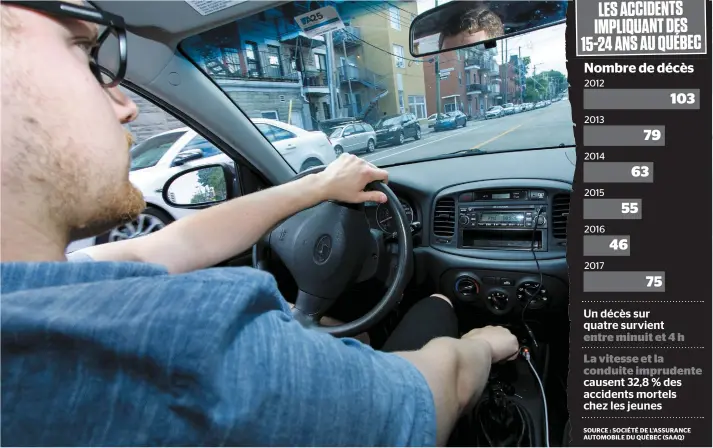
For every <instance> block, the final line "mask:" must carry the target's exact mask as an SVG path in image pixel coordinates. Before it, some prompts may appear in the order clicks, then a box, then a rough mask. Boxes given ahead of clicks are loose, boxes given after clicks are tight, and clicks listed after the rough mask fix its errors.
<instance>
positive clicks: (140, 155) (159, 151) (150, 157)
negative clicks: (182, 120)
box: [131, 132, 185, 171]
mask: <svg viewBox="0 0 713 448" xmlns="http://www.w3.org/2000/svg"><path fill="white" fill-rule="evenodd" d="M184 134H185V132H170V133H168V134H162V135H157V136H155V137H151V138H149V139H147V140H144V141H143V142H141V143H139V144H138V145H136V146H134V147H133V148H132V149H131V171H136V170H142V169H144V168H150V167H152V166H155V165H156V164H157V163H158V162H159V160H161V157H163V156H164V155H165V154H166V151H168V150H169V149H170V148H171V146H173V144H174V143H176V141H178V139H179V138H181V137H183V135H184Z"/></svg>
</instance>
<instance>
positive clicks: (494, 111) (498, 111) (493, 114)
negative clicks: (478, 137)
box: [485, 106, 505, 120]
mask: <svg viewBox="0 0 713 448" xmlns="http://www.w3.org/2000/svg"><path fill="white" fill-rule="evenodd" d="M504 115H505V110H504V109H503V108H502V106H493V107H491V108H490V109H488V110H487V111H486V112H485V119H486V120H490V119H491V118H500V117H502V116H504Z"/></svg>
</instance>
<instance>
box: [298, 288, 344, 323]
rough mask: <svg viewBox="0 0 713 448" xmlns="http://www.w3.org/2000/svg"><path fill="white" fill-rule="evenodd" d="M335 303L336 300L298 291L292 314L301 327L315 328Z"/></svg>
mask: <svg viewBox="0 0 713 448" xmlns="http://www.w3.org/2000/svg"><path fill="white" fill-rule="evenodd" d="M335 301H336V299H326V298H324V297H319V296H315V295H314V294H310V293H308V292H305V291H302V290H301V289H300V290H299V291H298V292H297V298H296V299H295V307H294V308H292V314H293V315H294V316H295V319H297V320H298V321H299V322H300V323H301V324H302V325H305V326H309V327H311V326H315V327H316V326H319V320H320V319H321V318H322V316H324V315H325V314H326V313H327V310H329V308H331V307H332V305H333V304H334V302H335Z"/></svg>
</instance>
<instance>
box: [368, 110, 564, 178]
mask: <svg viewBox="0 0 713 448" xmlns="http://www.w3.org/2000/svg"><path fill="white" fill-rule="evenodd" d="M571 125H572V113H571V106H570V104H569V101H568V100H567V99H563V100H560V101H557V102H554V103H552V104H551V105H550V106H549V107H545V108H542V109H536V110H532V111H526V112H523V113H519V114H515V115H510V116H506V117H502V118H499V119H496V120H480V121H471V122H468V125H467V126H466V127H465V128H461V129H458V130H453V131H450V132H430V133H428V134H424V136H423V138H422V140H420V141H412V142H408V143H406V144H404V145H403V146H398V147H389V148H383V149H378V150H377V152H375V153H374V154H366V155H363V157H364V158H365V159H367V160H369V161H370V162H372V163H378V164H379V165H393V164H399V163H403V162H407V161H410V160H417V159H423V158H426V157H433V156H438V155H441V154H444V153H447V152H453V151H457V150H469V149H471V150H472V149H480V150H481V151H485V152H497V151H504V150H511V149H529V148H544V147H549V146H557V145H559V144H560V143H562V144H565V145H569V144H571V140H572V129H571ZM523 133H526V134H527V135H529V136H530V137H529V138H528V140H527V145H526V146H523V143H522V134H523ZM557 140H559V142H560V143H555V144H553V142H554V141H557ZM455 148H459V149H455Z"/></svg>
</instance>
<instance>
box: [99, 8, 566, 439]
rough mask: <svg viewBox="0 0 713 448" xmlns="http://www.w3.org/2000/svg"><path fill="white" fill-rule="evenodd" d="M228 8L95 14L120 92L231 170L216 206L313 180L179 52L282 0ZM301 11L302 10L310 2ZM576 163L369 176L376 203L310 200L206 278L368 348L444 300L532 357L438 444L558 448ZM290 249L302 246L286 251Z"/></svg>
mask: <svg viewBox="0 0 713 448" xmlns="http://www.w3.org/2000/svg"><path fill="white" fill-rule="evenodd" d="M197 3H200V2H197ZM228 3H232V6H228V7H225V8H224V9H220V8H215V10H214V11H213V12H210V13H207V14H199V13H197V12H196V9H194V8H193V7H192V6H191V5H189V3H188V2H184V1H173V2H153V1H152V2H127V1H101V2H97V3H96V5H97V6H98V7H99V8H101V9H103V10H106V11H108V12H111V13H114V14H118V15H120V16H122V17H123V18H124V19H125V21H126V24H127V30H128V59H127V72H126V77H125V80H124V82H123V83H122V85H123V87H125V88H127V89H129V90H131V91H133V92H134V93H137V94H139V95H141V96H142V97H144V98H146V99H147V100H149V101H150V102H152V103H154V104H156V105H158V106H159V107H161V108H162V109H164V110H166V111H167V112H169V113H170V114H172V115H174V116H175V117H176V118H178V119H179V120H181V121H182V122H183V123H185V124H186V125H188V126H190V127H191V128H192V129H194V130H195V131H196V132H198V133H199V134H200V135H202V136H203V137H205V138H206V139H207V140H209V141H210V142H211V143H213V144H214V145H215V146H217V147H218V148H220V149H221V150H222V151H223V152H224V153H225V154H227V155H228V156H229V157H230V158H231V159H232V160H233V161H234V164H231V165H230V166H225V165H219V166H220V167H221V169H222V170H223V176H224V178H225V182H226V184H227V194H226V195H224V196H223V198H221V199H225V200H228V199H230V198H231V197H236V196H240V195H246V194H250V193H252V192H256V191H258V190H261V189H264V188H269V187H270V186H273V185H279V184H283V183H287V182H290V181H292V180H294V179H296V178H299V177H301V176H306V175H311V174H312V173H314V172H318V171H320V170H322V169H323V167H317V168H312V169H310V170H307V171H305V172H302V173H297V172H296V171H295V169H293V167H291V166H290V165H289V164H288V163H287V162H286V161H285V160H284V158H283V157H282V156H281V155H280V154H279V153H278V152H277V151H275V150H274V148H273V146H272V145H271V143H270V142H269V141H268V140H267V139H266V138H265V137H264V136H263V134H262V133H261V132H260V131H259V130H258V129H257V128H256V126H255V125H254V124H253V123H252V122H251V121H250V120H249V119H248V116H247V115H246V114H245V113H244V112H243V110H242V109H241V108H240V105H239V104H237V105H236V103H235V102H234V101H232V100H231V98H230V97H229V96H228V95H227V94H226V93H225V92H224V91H223V90H222V89H221V88H220V87H219V86H218V85H217V84H216V83H215V82H214V80H212V79H211V78H210V77H209V76H206V74H205V73H204V72H203V71H202V70H201V69H200V68H199V67H197V66H196V65H195V64H194V63H193V62H192V60H191V59H190V58H188V57H187V56H186V55H185V54H184V53H183V52H182V51H181V42H182V41H184V40H185V39H186V38H189V37H191V36H196V35H198V34H200V33H204V32H206V31H209V30H212V29H215V28H216V27H219V26H222V25H224V24H227V23H230V22H233V21H235V20H237V19H240V18H247V17H251V16H253V15H255V14H259V13H261V12H263V11H265V10H268V9H270V8H274V7H276V6H278V5H283V4H285V3H289V2H284V1H260V2H253V1H243V2H228ZM307 3H308V4H314V5H313V6H311V8H313V9H317V8H318V7H320V6H321V3H322V2H307ZM347 3H349V2H347ZM531 3H532V2H531ZM534 3H539V2H534ZM565 3H566V2H565ZM562 51H564V49H562ZM488 123H490V122H488ZM443 144H444V146H445V145H447V142H444V143H443ZM443 152H446V153H447V152H448V150H447V148H446V149H445V150H444V151H443ZM575 158H576V155H575V149H574V147H572V146H563V147H559V146H554V147H551V148H545V149H542V148H538V149H532V150H527V149H525V150H522V149H520V150H517V151H500V152H493V153H483V152H482V151H476V152H470V153H469V152H459V153H457V154H451V155H448V156H447V157H444V156H436V157H431V158H426V159H421V160H416V161H412V162H406V163H401V164H394V165H381V167H383V168H385V169H386V170H387V171H388V173H389V181H388V185H385V184H374V185H370V188H373V189H377V190H380V191H383V192H384V193H385V194H386V195H387V197H388V198H389V201H388V202H387V203H385V204H372V203H367V204H363V205H350V204H339V203H334V202H325V203H322V204H320V205H318V206H316V207H314V208H311V209H308V210H305V211H303V212H300V213H298V214H296V215H294V216H292V217H290V218H288V219H287V220H285V221H284V222H282V223H280V224H279V225H278V226H277V227H275V228H274V229H273V230H272V231H271V232H269V233H268V234H267V235H265V237H264V238H263V239H262V240H261V241H260V242H259V243H258V244H256V246H255V247H254V248H253V250H252V251H250V252H246V253H244V254H236V256H235V257H234V258H233V259H230V260H226V261H225V262H224V263H223V264H221V266H253V267H256V268H258V269H264V270H268V271H269V272H271V273H272V274H273V275H274V276H275V278H276V279H277V280H278V284H279V285H280V291H281V292H282V294H283V296H284V297H285V299H286V300H287V301H289V302H291V303H295V304H296V307H295V317H296V318H297V319H298V320H300V322H302V323H303V324H304V325H305V326H307V327H310V328H313V329H314V330H315V331H324V332H326V333H329V334H332V335H333V336H334V337H350V336H355V335H357V334H359V333H361V332H364V331H366V332H368V333H369V336H370V340H371V345H372V346H373V347H374V348H375V349H378V348H379V347H380V346H381V345H382V344H383V343H384V341H385V340H386V338H387V337H388V336H389V334H390V332H391V331H393V329H394V327H395V326H396V325H397V324H398V322H399V320H400V319H401V317H402V316H403V315H404V314H405V312H406V311H407V310H408V309H409V307H410V306H412V305H413V304H414V303H415V302H417V301H418V300H419V299H421V298H423V297H426V296H428V295H430V294H432V293H436V292H437V293H441V294H444V295H446V296H448V297H449V298H450V299H451V301H452V302H453V305H454V307H455V309H456V312H457V315H458V319H459V329H460V332H461V333H462V334H465V333H467V332H468V331H469V330H471V329H473V328H476V327H480V326H485V325H503V326H506V327H507V328H509V329H510V330H511V331H512V332H513V333H514V334H515V335H516V336H517V337H518V339H519V341H520V343H521V345H522V347H523V348H524V349H525V350H526V351H527V352H528V353H531V355H532V358H531V359H532V365H533V366H534V367H533V368H532V369H531V366H530V365H529V364H528V362H527V361H526V360H525V359H523V358H519V359H517V360H515V361H512V362H508V363H503V364H502V365H495V366H493V367H492V370H491V375H490V379H489V381H488V385H487V387H486V389H485V391H484V393H483V396H482V397H481V399H480V401H479V403H478V404H477V405H476V407H475V409H474V410H473V411H472V412H470V413H468V414H467V415H464V416H463V417H462V418H461V420H460V422H459V424H458V425H457V427H456V429H455V430H454V431H453V434H452V436H451V439H450V441H449V445H451V446H546V445H547V446H549V445H550V444H551V445H553V446H566V445H567V443H568V430H567V427H568V412H567V398H566V383H567V374H568V353H569V317H568V301H569V282H568V266H567V260H566V258H565V257H566V249H567V217H568V214H569V200H570V192H571V190H572V183H573V178H574V170H575ZM205 168H206V167H198V168H196V169H205ZM213 168H215V167H213ZM182 174H185V173H180V174H178V175H176V176H174V177H173V178H172V179H170V180H169V181H168V182H167V184H166V187H165V188H164V199H165V200H166V201H167V203H171V200H170V198H168V197H166V194H167V192H168V191H169V190H170V185H171V184H172V182H174V181H175V180H176V179H178V178H180V176H181V175H182ZM173 205H174V206H183V207H188V208H204V207H207V206H210V205H211V204H196V203H193V204H175V203H174V204H173ZM364 217H366V219H364ZM335 229H336V230H335ZM337 231H339V232H342V233H343V238H341V239H340V241H339V244H337V242H336V241H334V242H333V241H332V239H334V235H335V232H337ZM305 240H307V241H310V244H307V245H305V244H299V242H301V241H305ZM307 246H308V247H307ZM326 314H328V315H329V316H331V317H333V318H336V319H339V320H340V321H342V322H345V324H343V325H339V326H335V327H322V326H320V325H319V317H321V316H322V315H326ZM532 370H534V371H535V372H533V371H532Z"/></svg>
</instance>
